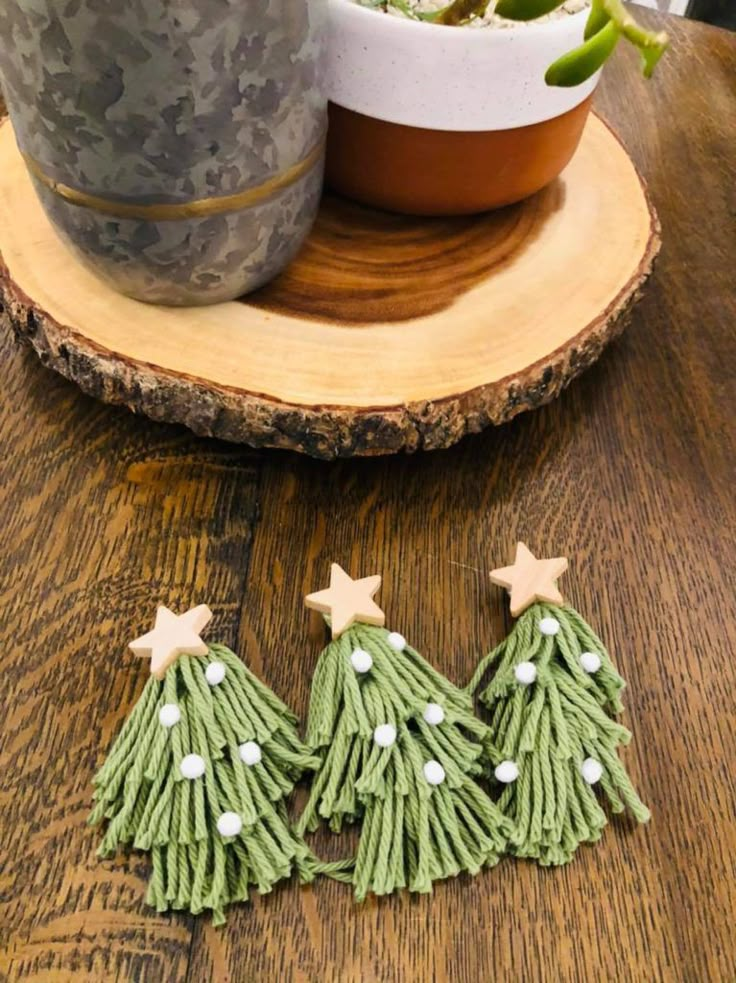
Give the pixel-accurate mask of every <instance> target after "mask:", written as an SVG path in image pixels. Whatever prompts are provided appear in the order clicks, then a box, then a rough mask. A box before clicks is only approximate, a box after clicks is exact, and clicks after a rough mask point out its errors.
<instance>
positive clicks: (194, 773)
mask: <svg viewBox="0 0 736 983" xmlns="http://www.w3.org/2000/svg"><path fill="white" fill-rule="evenodd" d="M204 768H205V765H204V758H202V757H200V755H198V754H187V755H186V757H184V758H182V759H181V764H180V765H179V770H180V771H181V773H182V775H183V776H184V777H185V778H188V779H189V780H190V781H193V780H194V779H195V778H201V777H202V775H204Z"/></svg>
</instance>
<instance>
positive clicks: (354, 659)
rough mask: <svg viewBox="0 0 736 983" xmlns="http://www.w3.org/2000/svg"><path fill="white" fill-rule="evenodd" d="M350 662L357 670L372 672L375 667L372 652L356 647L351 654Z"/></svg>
mask: <svg viewBox="0 0 736 983" xmlns="http://www.w3.org/2000/svg"><path fill="white" fill-rule="evenodd" d="M350 664H351V665H352V667H353V669H355V671H356V672H370V671H371V669H372V668H373V659H372V658H371V654H370V652H366V651H365V649H355V651H354V652H353V654H352V655H351V656H350Z"/></svg>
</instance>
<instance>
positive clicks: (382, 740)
mask: <svg viewBox="0 0 736 983" xmlns="http://www.w3.org/2000/svg"><path fill="white" fill-rule="evenodd" d="M373 740H374V741H375V742H376V744H377V745H378V746H379V747H391V745H392V744H393V743H394V741H395V740H396V728H395V727H394V725H393V724H380V725H379V726H378V727H376V729H375V730H374V731H373Z"/></svg>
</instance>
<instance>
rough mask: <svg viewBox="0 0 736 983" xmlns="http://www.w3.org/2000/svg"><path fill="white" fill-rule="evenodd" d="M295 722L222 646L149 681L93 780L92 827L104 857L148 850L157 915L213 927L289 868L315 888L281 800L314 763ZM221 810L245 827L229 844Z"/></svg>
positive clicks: (336, 869) (310, 860) (338, 873)
mask: <svg viewBox="0 0 736 983" xmlns="http://www.w3.org/2000/svg"><path fill="white" fill-rule="evenodd" d="M216 662H219V663H221V664H222V665H223V666H224V667H225V675H224V678H223V679H221V681H220V682H213V683H210V682H208V680H207V676H206V672H207V668H208V666H211V665H212V663H216ZM164 707H167V709H168V710H169V711H171V709H172V708H174V710H175V712H176V716H177V719H176V721H175V722H172V723H171V724H170V725H165V723H164V722H162V720H163V719H164V718H162V717H161V716H160V715H161V712H162V709H163V708H164ZM295 722H296V718H295V717H294V715H293V714H292V713H291V711H290V710H288V709H287V708H286V706H285V705H284V704H283V703H282V702H281V701H280V700H279V699H278V697H276V696H275V694H273V693H272V692H271V690H269V689H268V687H266V686H264V684H263V683H261V682H260V680H258V679H257V678H256V677H255V676H254V675H253V674H252V673H250V672H249V671H248V670H247V669H246V668H245V666H244V665H243V664H242V662H241V661H240V660H239V659H238V658H237V656H236V655H235V654H234V653H233V652H231V651H230V650H229V649H228V648H226V647H225V646H223V645H210V646H209V650H208V653H207V655H206V656H205V657H202V658H195V657H191V656H182V657H180V658H179V659H178V660H177V661H176V662H175V663H174V664H173V665H172V666H171V667H170V668H169V670H168V672H167V673H166V676H165V678H164V680H163V681H161V682H159V681H158V680H156V679H155V678H153V677H151V678H150V679H149V680H148V682H147V684H146V687H145V689H144V691H143V693H142V695H141V698H140V699H139V701H138V703H137V704H136V706H135V707H134V709H133V711H132V712H131V715H130V717H129V719H128V720H127V722H126V723H125V724H124V725H123V728H122V729H121V731H120V734H119V736H118V738H117V740H116V741H115V743H114V744H113V746H112V749H111V751H110V753H109V755H108V758H107V761H106V762H105V763H104V764H103V765H102V767H101V768H100V770H99V771H98V773H97V775H96V776H95V779H94V786H95V792H94V799H95V804H94V807H93V809H92V813H91V815H90V818H89V823H90V824H91V825H97V824H99V823H101V822H102V821H103V820H107V829H106V831H105V835H104V837H103V839H102V843H101V845H100V849H99V851H98V852H99V853H100V854H101V855H103V856H108V855H110V854H112V853H114V852H115V851H116V850H117V848H118V847H119V846H121V845H126V844H130V845H133V846H134V847H135V848H136V849H141V850H149V851H150V853H151V862H152V873H151V879H150V883H149V887H148V892H147V899H148V903H149V904H151V905H152V906H153V907H154V908H156V909H157V910H158V911H166V910H168V909H170V908H173V909H176V910H185V911H189V912H191V913H192V914H197V913H199V912H201V911H205V910H210V911H211V912H212V918H213V922H214V924H222V923H223V922H224V920H225V914H226V910H227V907H228V905H229V904H231V903H232V902H235V901H245V900H247V899H248V896H249V893H250V890H251V888H252V887H255V888H256V889H257V890H258V891H259V892H261V893H265V892H267V891H270V890H271V889H272V888H273V886H274V885H275V884H276V883H277V882H278V881H280V880H282V879H283V878H286V877H289V876H290V874H291V873H292V871H294V870H296V871H297V873H298V874H299V877H300V879H301V880H303V881H310V880H312V879H313V877H314V876H315V874H316V873H317V872H319V871H320V864H319V862H318V861H317V860H316V859H315V858H314V857H313V856H312V854H311V852H310V851H309V849H308V847H307V846H306V845H305V844H304V842H303V841H302V840H301V838H300V837H299V835H297V834H295V833H294V831H293V829H292V828H291V826H290V823H289V818H288V815H287V813H286V809H285V804H284V799H285V798H286V796H288V795H289V794H290V792H291V791H292V789H293V786H294V783H295V782H296V781H297V780H298V778H299V777H300V776H301V774H302V773H303V772H304V771H305V770H307V769H314V768H315V767H317V766H318V765H319V764H320V759H319V758H318V757H315V756H314V755H311V754H310V753H309V751H308V749H307V747H306V746H305V745H304V744H302V743H301V741H300V740H299V737H298V735H297V733H296V729H295ZM248 742H254V743H255V744H256V745H257V748H256V751H257V754H258V759H257V760H256V759H252V761H251V763H246V761H245V760H242V759H241V753H240V749H241V745H246V744H247V743H248ZM246 750H248V749H247V748H246ZM250 753H252V749H251V752H250ZM190 755H197V756H198V757H199V759H201V762H200V763H201V765H202V766H203V768H204V772H203V774H202V775H200V776H199V777H186V776H185V774H184V773H183V771H182V762H183V761H185V759H186V758H187V756H190ZM228 812H232V813H235V814H236V816H237V818H238V819H239V821H240V823H241V824H242V825H241V829H240V831H239V832H238V833H237V834H236V835H234V836H230V835H227V834H225V833H220V832H219V830H218V826H217V824H218V820H219V819H220V818H221V817H222V816H223V814H225V813H228ZM324 866H325V868H327V869H328V870H329V869H330V865H324ZM332 868H333V869H332V870H331V871H330V875H331V876H335V877H338V878H340V877H343V876H345V865H344V864H342V865H340V864H337V865H332Z"/></svg>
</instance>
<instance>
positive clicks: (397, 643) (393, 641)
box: [386, 631, 406, 652]
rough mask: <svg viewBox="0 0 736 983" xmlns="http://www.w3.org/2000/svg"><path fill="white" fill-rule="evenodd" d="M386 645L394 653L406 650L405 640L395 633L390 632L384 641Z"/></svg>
mask: <svg viewBox="0 0 736 983" xmlns="http://www.w3.org/2000/svg"><path fill="white" fill-rule="evenodd" d="M386 641H387V642H388V644H389V645H390V646H391V648H392V649H393V650H394V651H395V652H403V651H404V649H405V648H406V639H405V638H404V636H403V635H400V634H399V633H398V632H397V631H391V632H389V634H388V638H387V639H386Z"/></svg>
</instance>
